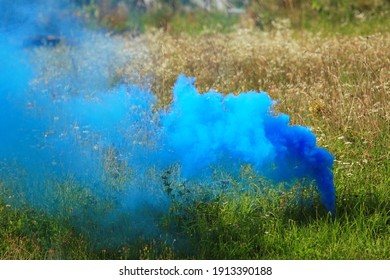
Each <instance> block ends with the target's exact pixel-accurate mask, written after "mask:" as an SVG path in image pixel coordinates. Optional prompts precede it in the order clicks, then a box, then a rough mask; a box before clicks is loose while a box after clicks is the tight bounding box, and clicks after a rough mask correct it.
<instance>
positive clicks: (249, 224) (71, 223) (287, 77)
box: [0, 14, 390, 260]
mask: <svg viewBox="0 0 390 280" xmlns="http://www.w3.org/2000/svg"><path fill="white" fill-rule="evenodd" d="M195 16H201V14H197V15H195ZM140 20H141V19H140ZM223 20H224V19H221V18H209V19H205V20H203V19H201V18H199V19H197V20H196V21H193V22H190V21H189V19H187V18H185V17H177V18H172V22H174V24H173V26H172V25H171V27H170V28H171V29H170V30H169V31H171V32H174V33H175V32H177V33H178V34H175V36H171V35H167V34H157V35H150V38H149V37H147V38H146V40H149V41H148V42H149V44H150V49H151V52H152V54H153V55H151V56H150V59H151V62H150V61H145V59H144V57H143V58H142V61H141V62H138V65H139V67H140V68H139V69H138V68H136V69H137V71H139V74H140V76H145V77H148V75H149V74H151V73H152V74H153V76H154V77H157V78H158V79H159V80H157V81H156V82H155V85H153V86H154V88H153V89H154V90H155V92H158V93H164V94H165V95H168V94H169V93H170V91H171V87H172V84H173V82H174V80H175V79H176V77H177V75H178V74H179V73H181V72H185V73H187V74H189V75H192V76H196V77H197V78H198V87H201V89H202V90H203V89H204V90H208V89H210V88H215V89H217V90H219V91H221V92H224V93H227V92H239V91H246V90H261V89H263V90H267V92H268V93H269V94H270V95H271V96H272V97H273V98H276V99H279V100H280V101H281V103H280V105H279V106H278V111H282V112H285V113H287V114H289V115H290V116H291V117H292V121H293V122H294V123H299V124H300V125H307V126H310V127H312V128H313V129H314V131H315V134H316V135H317V136H318V143H319V145H320V146H322V147H326V148H327V149H328V150H329V151H330V152H331V153H332V154H334V155H335V158H336V161H335V164H334V170H333V171H334V176H335V177H334V183H335V187H336V213H335V216H334V217H332V216H331V215H329V214H328V213H326V211H325V210H324V209H323V207H322V206H321V203H320V201H319V198H318V194H317V193H316V190H315V189H313V188H302V187H300V186H299V184H298V185H296V186H294V187H293V188H292V189H290V190H284V189H282V188H280V186H272V185H271V184H269V183H268V182H265V181H264V180H263V179H262V178H257V177H256V176H255V175H253V174H251V172H250V170H246V169H243V172H242V176H243V178H245V179H246V180H245V183H242V182H240V181H234V180H232V182H231V187H230V188H229V189H228V190H227V191H225V192H224V193H221V194H219V195H218V196H216V197H213V198H212V199H208V200H203V201H202V200H199V201H196V202H194V203H190V204H184V203H182V202H181V201H180V200H177V201H173V203H172V205H171V208H170V211H169V213H167V215H166V216H164V217H161V221H159V223H160V226H161V228H162V233H161V234H160V236H157V237H152V238H148V237H145V236H142V235H139V236H137V238H136V239H134V240H130V241H129V240H125V239H124V240H125V241H123V242H122V243H119V244H118V243H117V244H115V245H112V246H103V245H99V246H98V245H97V244H96V236H94V235H93V232H92V233H91V229H92V230H93V229H96V227H94V225H93V223H89V224H88V223H87V224H88V225H87V226H86V227H85V228H81V227H80V224H79V223H77V222H75V220H74V216H73V213H75V212H77V215H78V216H77V219H78V221H83V220H84V221H86V222H91V220H92V221H93V219H91V216H90V214H91V213H93V214H94V215H104V213H105V211H109V210H110V209H111V208H110V207H114V206H113V205H112V204H110V202H109V201H106V202H105V203H103V204H100V202H99V205H103V206H102V207H100V208H99V209H93V207H92V206H91V205H96V204H97V203H96V200H97V198H95V197H94V196H93V195H91V194H90V193H88V192H86V191H85V190H84V189H83V188H82V187H81V186H77V185H76V184H75V183H74V182H73V181H72V180H69V181H68V182H65V183H62V184H55V185H54V187H55V188H54V190H55V191H54V194H58V196H57V197H56V200H48V203H49V204H50V205H54V206H56V207H57V208H56V211H44V210H42V209H45V207H33V206H31V205H30V204H28V203H27V202H25V199H24V198H23V194H21V193H18V191H17V190H18V188H17V186H14V185H10V186H9V185H8V186H6V184H5V182H1V181H0V240H1V242H0V259H386V260H388V259H390V176H389V174H390V152H389V151H390V146H389V143H390V137H389V136H390V126H389V120H390V119H389V113H388V112H389V111H390V110H389V104H390V94H389V84H388V77H389V73H390V62H389V56H388V49H389V47H390V46H389V42H390V41H389V37H388V34H387V33H388V32H389V20H388V17H385V16H383V15H378V16H375V14H374V15H370V16H369V17H367V18H366V20H364V21H356V20H355V19H353V20H352V21H345V24H339V23H340V22H337V21H336V22H337V24H335V23H332V22H331V21H330V18H327V16H326V15H322V17H319V16H318V17H316V18H312V19H310V21H302V22H301V23H300V25H294V22H293V26H292V28H293V30H292V31H293V32H292V33H293V37H290V35H288V32H287V33H286V34H287V35H282V36H277V35H275V36H274V35H272V34H271V35H270V34H262V33H260V32H259V33H256V32H253V33H245V32H243V33H232V34H230V35H228V34H223V35H221V34H206V35H204V36H203V37H202V36H199V33H202V30H203V27H204V26H206V27H207V26H211V25H215V24H214V23H215V22H221V21H223ZM201 21H202V22H204V24H203V23H202V25H200V24H199V22H201ZM297 22H298V21H297ZM151 25H153V24H151ZM140 26H141V25H140ZM142 26H143V25H142ZM167 26H168V25H167ZM221 26H222V27H223V26H225V25H221ZM226 26H230V23H227V24H226ZM140 28H141V27H140ZM142 28H143V27H142ZM302 29H303V30H309V31H310V32H309V33H310V34H307V33H305V32H302ZM167 31H168V30H167ZM182 31H185V32H186V33H190V34H191V35H196V36H187V35H186V34H185V35H182V34H181V32H182ZM219 31H225V29H223V28H222V29H220V30H219ZM287 31H288V30H287ZM317 31H321V32H322V33H325V36H324V37H323V36H315V35H312V33H315V32H317ZM191 32H193V33H194V34H192V33H191ZM377 32H379V33H382V34H377ZM336 33H337V34H336ZM361 34H368V35H370V36H368V37H367V38H363V37H360V36H359V35H361ZM176 35H177V36H176ZM346 35H347V36H346ZM146 36H149V35H148V34H146ZM229 36H230V37H229ZM240 36H241V37H240ZM141 39H142V38H141ZM244 41H245V42H247V45H243V44H242V43H243V42H244ZM136 47H138V46H136ZM188 54H192V55H191V56H189V55H188ZM200 58H202V59H200ZM136 59H137V58H136V57H135V58H134V61H135V62H134V63H137V61H136ZM155 61H159V63H158V64H156V63H155ZM148 67H149V68H148ZM141 71H145V72H144V73H142V72H141ZM141 74H142V75H141ZM279 109H280V110H279ZM112 184H113V183H112V182H111V181H110V185H112ZM51 187H53V185H52V186H51ZM111 187H112V188H113V191H120V190H121V189H122V186H119V185H118V186H115V185H112V186H111ZM243 189H245V190H246V191H242V190H243ZM15 195H17V196H16V199H15ZM45 195H48V197H53V193H48V194H45ZM15 201H17V203H14V202H15ZM88 207H91V208H92V210H93V211H92V212H90V211H85V212H83V209H86V208H87V209H88ZM39 209H41V210H39ZM127 218H128V217H127V216H126V215H125V216H124V217H123V219H122V221H125V220H126V219H127ZM125 226H126V225H125ZM88 230H89V231H88ZM109 230H111V233H110V232H109V231H108V232H106V233H105V234H111V235H112V236H115V234H117V233H118V231H115V229H109Z"/></svg>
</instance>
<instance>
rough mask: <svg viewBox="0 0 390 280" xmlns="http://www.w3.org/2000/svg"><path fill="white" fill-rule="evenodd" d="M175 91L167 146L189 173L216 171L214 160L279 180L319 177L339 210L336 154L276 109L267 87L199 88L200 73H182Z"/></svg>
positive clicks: (165, 122)
mask: <svg viewBox="0 0 390 280" xmlns="http://www.w3.org/2000/svg"><path fill="white" fill-rule="evenodd" d="M173 94H174V99H173V103H172V105H171V108H170V110H169V112H168V113H166V114H165V115H163V116H162V118H161V124H162V130H163V131H164V133H163V135H164V137H166V139H165V141H164V143H165V147H164V148H165V149H166V150H168V151H170V154H169V155H168V157H167V158H168V159H169V161H178V162H179V163H180V166H181V171H182V175H183V176H184V177H188V178H194V177H198V176H199V174H204V173H205V171H206V173H207V170H208V173H210V172H211V169H210V166H219V167H226V166H228V169H229V172H231V173H233V174H234V173H236V172H237V171H238V170H239V168H240V166H241V165H243V164H251V165H252V166H254V168H255V170H256V171H257V172H258V174H261V175H262V176H264V177H265V178H268V179H271V180H272V181H274V182H275V183H279V182H291V183H293V182H295V181H302V179H304V178H305V179H306V180H308V181H311V180H314V181H315V182H316V183H317V186H318V188H319V191H320V194H321V196H322V201H323V203H324V204H325V205H326V207H327V209H328V210H329V211H332V212H333V210H334V204H335V193H334V186H333V173H332V171H331V169H332V165H333V156H332V155H331V154H330V153H329V152H328V151H326V150H325V149H322V148H318V147H317V146H316V137H315V135H314V134H313V133H312V132H311V131H310V129H309V128H306V127H302V126H292V125H290V124H289V117H288V116H287V115H284V114H275V112H274V111H273V105H274V102H273V101H272V99H271V98H270V97H269V96H268V95H267V94H266V93H264V92H260V93H258V92H246V93H241V94H239V95H237V96H235V95H233V94H229V95H227V96H225V97H224V96H223V95H222V94H220V93H217V92H213V91H211V92H208V93H204V94H199V93H198V92H197V90H196V88H195V86H194V79H190V78H186V77H185V76H180V77H179V79H178V80H177V82H176V85H175V88H174V91H173ZM225 169H226V168H225Z"/></svg>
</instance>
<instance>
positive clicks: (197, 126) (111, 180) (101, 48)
mask: <svg viewBox="0 0 390 280" xmlns="http://www.w3.org/2000/svg"><path fill="white" fill-rule="evenodd" d="M46 3H49V4H50V5H48V6H47V7H49V8H47V9H45V7H46V6H45V4H46ZM61 3H62V2H61V1H30V2H26V1H7V0H0V4H1V7H5V5H7V7H9V9H7V10H4V9H0V10H1V20H0V45H1V49H0V132H1V137H0V181H2V182H3V183H6V184H7V185H8V186H10V188H11V189H13V190H14V193H15V194H18V196H15V198H16V200H15V201H13V203H14V204H16V205H17V204H18V203H19V200H21V199H23V200H25V201H27V203H29V204H31V205H33V206H34V207H39V208H41V209H44V210H46V211H48V212H49V213H52V214H55V215H64V216H67V215H68V216H69V215H71V216H72V221H73V222H74V223H75V224H76V225H77V226H78V227H79V228H80V229H81V230H85V231H86V232H91V228H93V233H92V234H93V235H95V237H96V240H104V243H105V245H107V244H111V245H114V244H117V243H118V242H124V241H131V240H133V239H134V238H136V237H137V236H139V235H147V236H158V235H160V234H161V227H160V224H159V223H160V220H161V217H162V216H163V215H166V214H167V213H168V212H169V207H170V199H171V198H170V196H169V191H167V188H166V187H167V186H166V185H164V184H165V183H166V182H165V180H166V179H164V176H165V174H166V173H167V172H173V171H172V170H176V171H177V177H178V178H177V180H178V181H181V182H184V185H185V187H187V188H191V182H194V181H197V182H199V181H201V182H203V184H201V185H202V186H203V188H207V187H211V186H212V185H213V182H212V181H213V176H212V173H213V170H215V169H218V168H220V169H221V170H222V169H223V170H226V171H227V172H229V173H230V174H232V176H238V171H239V169H240V166H242V165H245V164H250V165H252V166H253V167H254V169H255V171H256V172H257V173H258V174H259V175H260V176H263V177H264V178H267V179H269V180H271V181H273V182H274V183H275V184H277V183H279V182H287V183H291V184H294V183H295V182H297V181H298V182H300V181H302V180H303V179H306V180H307V181H314V182H315V183H316V185H317V186H318V189H319V193H320V195H321V199H322V202H323V204H324V205H325V206H326V208H327V209H328V210H329V211H331V212H334V206H335V192H334V186H333V174H332V172H331V169H332V164H333V156H332V155H331V154H330V153H329V152H327V151H326V150H324V149H321V148H319V147H317V146H316V137H315V135H314V134H313V133H312V132H311V131H310V129H308V128H305V127H301V126H292V125H290V124H289V117H288V116H287V115H283V114H276V113H275V112H274V111H273V105H274V101H272V99H271V98H270V97H269V96H268V95H267V94H266V93H264V92H260V93H257V92H247V93H241V94H240V95H238V96H234V95H231V94H230V95H227V96H223V95H222V94H220V93H217V92H213V91H211V92H208V93H204V94H199V93H198V92H197V90H196V88H195V87H194V79H192V78H187V77H185V76H184V75H181V76H179V78H178V80H177V82H176V84H175V87H174V90H173V96H174V98H173V103H172V104H171V105H170V107H169V109H168V110H167V111H163V110H157V109H155V108H156V105H157V100H156V97H155V96H154V95H153V94H152V93H151V92H148V91H144V90H141V89H140V88H138V87H136V86H132V85H127V84H119V85H117V86H112V84H113V80H114V78H115V77H113V76H112V73H115V71H116V69H118V68H120V67H122V66H123V65H124V63H125V62H126V60H127V59H129V58H128V57H123V56H121V55H120V52H119V51H118V50H120V49H121V48H122V47H123V46H122V45H121V42H120V41H119V40H116V39H115V38H112V37H108V36H106V35H105V34H104V33H97V32H95V33H92V32H91V31H86V30H84V29H82V28H81V26H80V25H79V24H78V23H77V21H76V20H72V18H71V17H69V14H66V15H67V16H66V17H65V16H63V15H62V14H61V13H59V12H58V11H59V10H61V9H59V8H62V7H63V6H62V4H61ZM38 15H39V16H38ZM39 18H41V20H38V19H39ZM53 18H54V19H53ZM56 19H57V20H56ZM37 34H38V35H39V36H38V35H37ZM37 36H38V37H37ZM47 36H54V37H55V38H59V41H60V42H59V43H58V45H57V43H56V44H55V45H53V44H45V43H44V42H43V43H42V41H41V38H52V37H47ZM37 38H38V39H37ZM26 42H27V43H26ZM41 43H42V44H41ZM140 47H143V46H140ZM213 186H214V185H213ZM194 199H197V198H196V197H195V198H194ZM119 233H120V234H119Z"/></svg>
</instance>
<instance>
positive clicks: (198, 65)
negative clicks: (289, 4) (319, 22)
mask: <svg viewBox="0 0 390 280" xmlns="http://www.w3.org/2000/svg"><path fill="white" fill-rule="evenodd" d="M138 40H141V41H142V42H143V43H142V44H140V45H146V46H148V49H149V50H148V51H147V52H148V53H147V55H146V50H144V54H145V55H141V56H133V57H134V58H135V59H134V60H133V61H132V62H131V63H130V65H129V66H128V69H127V75H128V74H129V73H138V76H137V78H138V81H141V80H142V79H145V77H149V79H148V82H150V81H151V82H152V90H153V92H155V93H156V94H157V95H158V96H159V97H160V103H161V104H162V105H163V106H164V105H166V104H168V103H169V102H170V98H171V90H172V87H173V85H174V82H175V80H176V78H177V76H178V75H179V74H180V73H185V74H186V75H188V76H193V77H196V79H197V86H198V89H199V90H200V91H201V92H204V91H208V90H210V89H215V90H217V91H220V92H222V93H225V94H227V93H231V92H233V93H239V92H244V91H250V90H255V91H260V90H264V91H266V92H267V93H269V94H270V95H271V96H272V97H273V98H274V99H277V100H279V101H280V103H279V108H278V110H280V111H282V112H285V113H287V114H289V115H290V116H292V121H293V122H294V123H299V124H301V125H308V126H311V127H313V128H314V129H317V128H318V129H321V130H326V131H327V132H332V133H331V134H333V136H337V137H339V136H342V135H344V136H348V135H349V134H353V136H361V137H370V138H373V137H376V136H378V135H379V134H380V132H381V131H382V130H383V129H387V132H388V131H389V130H388V129H389V128H388V122H389V121H390V113H389V111H390V110H389V109H390V108H389V106H390V97H389V95H390V94H389V93H390V82H389V77H390V53H389V49H390V36H389V35H388V34H385V35H383V34H377V35H372V36H367V37H360V36H359V37H345V36H344V37H337V36H334V37H326V38H324V37H321V36H317V35H313V34H311V33H301V34H300V35H299V36H297V35H294V36H293V35H292V34H291V32H290V31H288V30H282V31H279V32H275V33H272V34H271V33H264V32H263V33H262V32H256V31H245V30H239V31H237V32H235V33H231V34H203V35H200V36H196V37H194V36H189V35H186V34H180V35H176V36H172V35H169V34H166V33H160V32H156V33H152V34H147V35H145V36H144V37H143V38H140V39H138ZM129 44H130V45H131V44H134V43H132V42H130V43H129ZM138 44H139V42H138ZM130 45H129V46H130ZM133 46H134V45H133ZM129 49H134V48H131V47H130V48H129ZM133 78H134V75H133ZM133 81H135V80H134V79H133ZM136 82H137V81H136Z"/></svg>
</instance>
